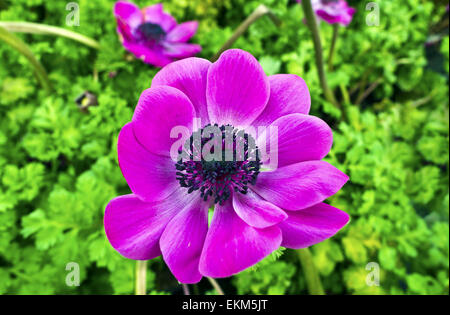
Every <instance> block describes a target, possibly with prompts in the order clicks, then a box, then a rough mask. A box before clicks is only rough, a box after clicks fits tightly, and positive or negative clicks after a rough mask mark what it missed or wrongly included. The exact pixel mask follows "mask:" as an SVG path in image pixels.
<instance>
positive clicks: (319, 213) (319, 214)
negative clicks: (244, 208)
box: [278, 203, 349, 249]
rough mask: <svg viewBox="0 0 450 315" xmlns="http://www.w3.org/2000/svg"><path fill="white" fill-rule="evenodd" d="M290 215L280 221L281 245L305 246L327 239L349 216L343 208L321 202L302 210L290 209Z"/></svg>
mask: <svg viewBox="0 0 450 315" xmlns="http://www.w3.org/2000/svg"><path fill="white" fill-rule="evenodd" d="M287 213H288V215H289V217H288V219H287V220H285V221H284V222H282V223H280V224H279V225H278V226H279V227H280V229H281V231H282V233H283V242H282V243H281V246H284V247H288V248H294V249H298V248H305V247H309V246H311V245H314V244H317V243H319V242H322V241H324V240H326V239H327V238H330V237H332V236H333V235H335V234H336V233H337V232H338V231H339V230H340V229H341V228H342V227H344V226H345V225H346V224H347V222H348V220H349V216H348V214H347V213H345V212H344V211H342V210H339V209H337V208H334V207H332V206H329V205H327V204H325V203H320V204H317V205H315V206H312V207H311V208H307V209H303V210H301V211H288V212H287Z"/></svg>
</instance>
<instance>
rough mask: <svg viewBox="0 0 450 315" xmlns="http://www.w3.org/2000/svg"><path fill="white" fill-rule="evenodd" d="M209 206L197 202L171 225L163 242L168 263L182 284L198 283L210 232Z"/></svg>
mask: <svg viewBox="0 0 450 315" xmlns="http://www.w3.org/2000/svg"><path fill="white" fill-rule="evenodd" d="M208 207H209V205H208V203H206V202H204V201H203V200H202V199H200V198H197V199H196V201H195V202H193V203H191V204H189V206H187V207H185V208H184V209H183V210H181V211H180V212H179V213H178V214H177V215H176V216H175V217H174V218H173V219H172V220H171V221H170V223H169V224H168V225H167V227H166V228H165V230H164V233H163V234H162V236H161V240H160V241H159V243H160V246H161V251H162V254H163V258H164V261H165V262H166V263H167V265H168V266H169V269H170V271H172V273H173V274H174V276H175V277H176V278H177V280H178V281H180V282H183V283H197V282H199V281H200V280H201V278H202V275H201V274H200V272H199V269H198V266H199V261H200V254H201V252H202V249H203V244H204V242H205V237H206V232H207V231H208Z"/></svg>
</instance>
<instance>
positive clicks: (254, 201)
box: [233, 190, 287, 228]
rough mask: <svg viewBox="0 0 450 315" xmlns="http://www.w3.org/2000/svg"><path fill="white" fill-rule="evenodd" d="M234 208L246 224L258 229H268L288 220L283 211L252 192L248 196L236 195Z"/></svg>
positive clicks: (234, 196)
mask: <svg viewBox="0 0 450 315" xmlns="http://www.w3.org/2000/svg"><path fill="white" fill-rule="evenodd" d="M233 208H234V210H235V211H236V214H237V215H238V216H239V217H240V218H241V219H242V220H244V221H245V223H247V224H248V225H251V226H253V227H256V228H266V227H269V226H272V225H275V224H278V223H280V222H282V221H283V220H285V219H286V218H287V215H286V213H285V212H284V211H283V210H281V209H280V208H278V207H277V206H275V205H273V204H271V203H270V202H267V201H265V200H264V199H262V198H261V197H259V196H258V195H257V194H255V193H254V192H252V191H251V190H249V191H248V192H247V194H246V195H244V194H241V193H235V194H234V195H233Z"/></svg>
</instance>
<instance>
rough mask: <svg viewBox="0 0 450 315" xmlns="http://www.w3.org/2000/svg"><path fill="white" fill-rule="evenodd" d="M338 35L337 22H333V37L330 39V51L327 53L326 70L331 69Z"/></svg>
mask: <svg viewBox="0 0 450 315" xmlns="http://www.w3.org/2000/svg"><path fill="white" fill-rule="evenodd" d="M338 35H339V24H337V23H336V24H333V38H332V39H331V46H330V52H329V54H328V71H333V57H334V51H335V50H336V42H337V38H338Z"/></svg>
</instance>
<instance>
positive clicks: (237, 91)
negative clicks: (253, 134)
mask: <svg viewBox="0 0 450 315" xmlns="http://www.w3.org/2000/svg"><path fill="white" fill-rule="evenodd" d="M269 94H270V90H269V80H268V78H267V76H266V75H265V73H264V71H263V69H262V67H261V65H260V64H259V63H258V61H257V60H256V59H255V57H253V56H252V55H251V54H249V53H248V52H245V51H243V50H239V49H230V50H227V51H225V52H224V53H223V54H222V55H221V56H220V58H219V60H218V61H216V62H215V63H214V64H213V65H212V66H211V67H210V68H209V72H208V83H207V89H206V100H207V102H208V113H209V119H210V121H211V122H214V123H218V124H219V125H226V124H232V125H233V126H234V127H245V126H247V125H249V124H250V123H251V122H252V121H254V120H255V118H256V117H258V116H259V114H261V112H262V111H263V110H264V107H265V106H266V104H267V101H268V100H269Z"/></svg>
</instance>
